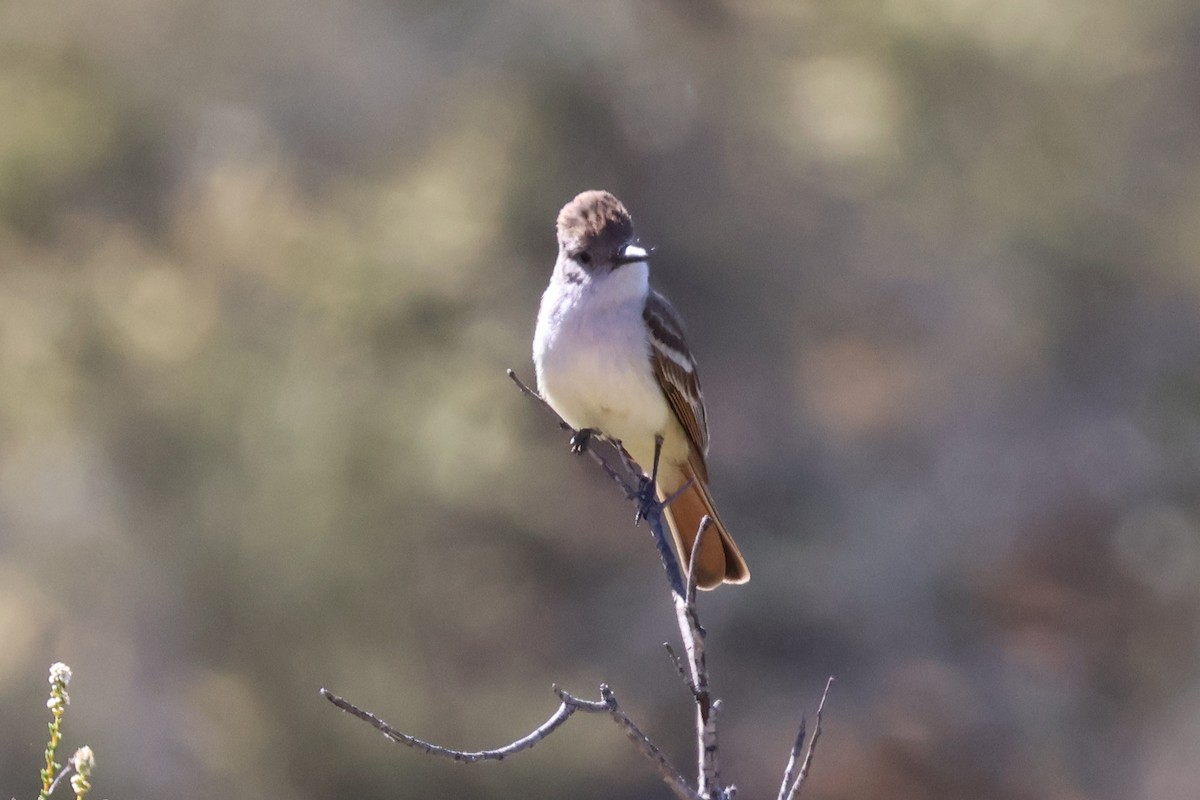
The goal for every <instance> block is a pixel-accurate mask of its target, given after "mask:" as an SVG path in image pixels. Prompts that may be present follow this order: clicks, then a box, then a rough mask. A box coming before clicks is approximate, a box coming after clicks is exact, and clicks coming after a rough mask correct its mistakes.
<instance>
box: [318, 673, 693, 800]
mask: <svg viewBox="0 0 1200 800" xmlns="http://www.w3.org/2000/svg"><path fill="white" fill-rule="evenodd" d="M554 693H555V694H557V695H558V699H559V700H560V701H562V702H561V704H560V705H559V707H558V709H557V710H556V711H555V712H554V713H553V714H551V715H550V718H549V719H547V720H546V721H545V722H543V723H542V724H541V725H539V726H537V727H536V728H534V729H533V730H532V731H530V732H529V733H528V734H526V735H525V736H522V737H521V738H520V739H517V740H516V741H513V742H510V743H509V744H506V745H504V746H502V747H497V748H496V749H494V750H478V751H475V752H469V751H466V750H455V749H453V748H450V747H443V746H441V745H437V744H433V743H432V742H427V741H425V740H424V739H418V738H417V737H415V736H410V735H409V734H407V733H404V732H403V731H399V730H396V729H395V728H393V727H392V726H391V725H389V724H388V723H386V722H384V721H383V720H382V719H380V718H379V717H377V716H375V715H374V714H372V713H371V712H370V711H366V710H364V709H361V708H359V707H358V706H356V705H354V704H353V703H351V702H350V701H349V700H346V699H344V698H342V697H339V696H338V695H336V694H334V693H333V692H331V691H329V690H328V689H321V696H322V697H324V698H325V699H326V700H328V701H329V702H331V703H333V704H334V705H335V706H337V707H338V708H340V709H341V710H342V711H345V712H346V713H347V714H351V715H352V716H355V717H358V718H359V719H361V720H363V721H364V722H367V723H370V724H371V725H372V726H373V727H374V728H375V729H376V730H378V731H379V732H380V733H382V734H383V735H384V736H385V737H387V738H388V739H390V740H391V741H393V742H397V743H398V744H403V745H406V746H408V747H412V748H414V749H416V750H422V751H424V752H425V753H428V754H429V755H432V756H441V757H442V758H448V759H450V760H451V761H457V762H459V763H460V764H476V763H479V762H481V761H503V760H504V759H506V758H508V757H509V756H511V755H514V754H516V753H519V752H521V751H522V750H528V749H529V748H531V747H533V746H534V745H535V744H537V743H538V742H540V741H542V740H543V739H545V738H546V737H548V736H549V735H550V734H552V733H554V731H556V730H557V729H558V728H560V727H561V726H562V725H563V723H565V722H566V721H567V720H568V719H570V718H571V715H572V714H574V713H575V712H576V711H584V712H587V713H590V714H608V716H610V717H611V718H612V719H613V721H614V722H616V723H617V725H618V727H620V728H621V730H622V731H623V732H624V733H625V735H626V736H627V737H628V738H629V740H630V741H631V742H633V743H634V745H635V746H636V747H637V748H638V750H639V751H640V752H641V753H642V755H644V756H646V758H648V759H650V760H651V761H652V762H654V765H655V767H656V768H657V769H658V773H659V776H660V777H661V778H662V779H663V782H664V783H665V784H667V786H668V787H669V788H670V789H671V791H673V792H674V793H675V796H676V797H679V798H680V800H704V798H703V797H701V796H700V795H698V794H696V793H695V792H694V791H692V789H691V788H690V787H689V786H688V784H687V780H686V779H685V778H684V777H683V775H682V774H681V773H680V772H679V770H677V769H676V768H675V767H674V765H672V764H671V762H670V760H668V759H667V757H666V756H665V755H663V753H662V751H661V750H659V749H658V746H657V745H655V744H654V742H652V741H651V740H650V738H649V737H647V736H646V734H644V733H642V731H641V729H640V728H638V726H637V725H635V724H634V722H633V720H631V719H630V718H629V716H628V715H627V714H626V713H625V712H624V711H622V710H621V706H620V704H619V703H618V702H617V697H616V695H615V694H614V693H613V691H612V689H610V688H609V687H608V686H607V685H606V684H601V685H600V700H584V699H582V698H579V697H575V696H574V695H573V694H571V693H570V692H567V691H565V690H563V689H560V688H559V687H557V686H555V687H554Z"/></svg>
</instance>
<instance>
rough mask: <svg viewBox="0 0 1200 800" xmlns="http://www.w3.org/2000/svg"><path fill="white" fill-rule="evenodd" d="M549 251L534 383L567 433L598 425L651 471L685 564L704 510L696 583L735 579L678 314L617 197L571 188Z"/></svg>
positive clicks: (736, 556)
mask: <svg viewBox="0 0 1200 800" xmlns="http://www.w3.org/2000/svg"><path fill="white" fill-rule="evenodd" d="M556 234H557V237H556V238H557V241H558V257H557V259H556V260H555V263H554V270H553V272H552V273H551V276H550V283H549V285H548V286H547V287H546V290H545V292H544V293H543V294H542V299H541V304H540V306H539V308H538V316H537V325H536V328H535V332H534V338H533V361H534V368H535V370H536V374H537V385H538V391H539V393H540V394H541V395H542V397H543V398H544V399H545V400H546V402H547V403H549V405H550V407H551V408H553V409H554V410H555V412H557V413H558V415H559V416H560V417H562V419H563V420H564V421H565V422H566V423H567V424H568V425H570V426H571V427H572V428H574V429H575V430H576V431H577V432H578V433H577V434H576V435H575V437H573V439H572V448H573V449H575V450H577V451H580V450H582V449H583V448H584V447H586V444H587V441H588V436H589V435H590V434H591V433H592V432H598V433H600V434H602V435H603V436H604V437H605V438H607V439H610V440H613V441H614V442H616V443H619V445H620V446H621V447H623V448H625V451H626V453H628V455H629V456H630V457H631V458H632V459H633V461H634V462H636V463H637V464H638V465H639V466H640V467H641V468H642V469H643V470H647V469H649V470H652V471H653V464H654V460H655V453H656V448H658V446H659V445H658V444H657V441H658V437H662V439H661V442H662V444H661V450H660V451H659V455H658V470H657V475H656V476H655V479H656V483H655V493H656V495H657V497H658V499H659V501H660V502H661V501H665V500H668V499H670V502H669V503H668V504H667V506H666V507H665V509H664V511H663V514H664V517H665V518H666V521H667V526H668V527H669V528H670V531H671V536H672V538H673V540H674V543H675V548H676V550H677V552H678V553H679V558H680V561H681V563H682V564H684V566H685V568H686V566H687V564H688V563H689V561H690V560H691V557H692V548H693V545H694V543H695V541H696V537H697V533H698V531H699V528H700V524H701V520H702V519H703V517H705V516H708V518H709V519H710V520H712V528H711V530H710V531H708V532H707V533H705V535H704V538H703V539H702V540H701V544H700V551H699V552H698V553H697V554H696V558H695V579H696V585H697V586H698V587H699V588H701V589H715V588H716V587H718V586H720V585H721V584H723V583H733V584H738V583H745V582H746V581H748V580H749V579H750V569H749V567H748V566H747V565H746V560H745V559H744V558H743V557H742V554H741V551H740V550H739V549H738V546H737V544H735V543H734V540H733V537H732V536H731V535H730V534H729V531H728V530H727V529H726V527H725V525H724V524H723V523H722V522H721V518H720V517H719V516H718V514H717V511H716V508H715V506H714V504H713V498H712V494H711V492H710V491H709V487H708V465H707V462H706V457H707V454H708V444H709V433H708V414H707V412H706V410H705V407H704V395H703V394H702V393H701V391H700V378H699V375H698V373H697V369H696V362H695V359H694V358H693V356H692V352H691V349H690V348H689V346H688V343H687V338H686V335H685V332H684V327H683V322H682V320H681V319H680V316H679V313H678V312H677V311H676V310H675V308H674V307H673V306H672V305H671V304H670V302H668V301H667V299H666V298H665V297H663V295H662V294H661V293H659V292H658V291H656V290H655V289H653V288H651V286H650V282H649V280H650V267H649V260H650V252H649V251H648V250H647V249H646V248H644V247H642V246H641V245H640V244H639V242H638V239H637V237H636V236H635V234H634V229H633V220H632V218H631V217H630V215H629V212H628V211H627V210H626V208H625V206H624V205H623V204H622V203H621V201H620V200H618V199H617V198H616V197H615V196H614V195H613V194H611V193H610V192H607V191H599V190H589V191H585V192H582V193H580V194H579V195H577V196H576V197H575V198H574V199H572V200H571V201H570V202H569V203H567V204H566V205H565V206H563V208H562V210H561V211H560V212H559V214H558V219H557V224H556Z"/></svg>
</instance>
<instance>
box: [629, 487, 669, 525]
mask: <svg viewBox="0 0 1200 800" xmlns="http://www.w3.org/2000/svg"><path fill="white" fill-rule="evenodd" d="M634 500H635V501H636V502H637V513H636V514H635V515H634V517H633V524H634V525H637V524H639V523H640V522H641V521H642V520H644V519H646V518H647V517H649V516H650V515H651V514H657V513H660V512H661V511H662V503H660V502H659V500H658V493H657V492H656V491H655V486H654V480H653V479H652V478H650V477H649V476H647V475H641V476H639V477H638V487H637V493H636V494H635V495H634Z"/></svg>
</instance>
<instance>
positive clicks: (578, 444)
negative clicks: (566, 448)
mask: <svg viewBox="0 0 1200 800" xmlns="http://www.w3.org/2000/svg"><path fill="white" fill-rule="evenodd" d="M593 433H595V431H594V430H592V429H591V428H580V429H579V430H577V431H575V435H574V436H572V437H571V452H572V453H574V454H576V455H583V454H584V453H586V452H587V449H588V444H590V443H591V441H592V434H593Z"/></svg>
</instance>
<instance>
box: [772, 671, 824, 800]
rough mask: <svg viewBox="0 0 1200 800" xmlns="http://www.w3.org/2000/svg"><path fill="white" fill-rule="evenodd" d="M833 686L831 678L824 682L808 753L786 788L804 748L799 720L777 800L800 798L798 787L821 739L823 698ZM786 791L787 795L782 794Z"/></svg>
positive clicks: (805, 774)
mask: <svg viewBox="0 0 1200 800" xmlns="http://www.w3.org/2000/svg"><path fill="white" fill-rule="evenodd" d="M832 685H833V676H832V675H830V676H829V680H827V681H825V691H823V692H822V693H821V702H820V703H819V704H818V705H817V724H816V725H815V726H813V735H812V739H811V740H810V741H809V743H808V752H807V753H806V754H805V756H804V764H803V765H802V766H801V767H800V774H799V775H797V776H796V780H795V782H794V783H792V785H791V786H790V787H789V786H788V781H789V780H791V776H792V774H793V773H794V771H795V769H796V762H797V760H799V757H800V748H801V747H803V746H804V720H800V735H799V736H797V737H796V744H795V745H794V746H793V747H792V753H791V756H790V757H789V758H788V765H787V769H786V770H785V771H784V776H783V785H782V786H781V787H780V788H779V800H796V798H797V797H799V796H800V787H801V786H803V785H804V779H805V778H807V777H808V769H809V767H811V766H812V760H813V754H814V753H815V752H816V751H817V739H820V738H821V716H822V714H823V713H824V712H825V698H827V697H829V687H830V686H832ZM784 790H787V793H786V794H785V793H784Z"/></svg>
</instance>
